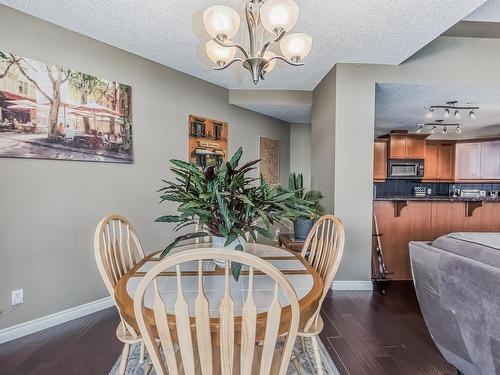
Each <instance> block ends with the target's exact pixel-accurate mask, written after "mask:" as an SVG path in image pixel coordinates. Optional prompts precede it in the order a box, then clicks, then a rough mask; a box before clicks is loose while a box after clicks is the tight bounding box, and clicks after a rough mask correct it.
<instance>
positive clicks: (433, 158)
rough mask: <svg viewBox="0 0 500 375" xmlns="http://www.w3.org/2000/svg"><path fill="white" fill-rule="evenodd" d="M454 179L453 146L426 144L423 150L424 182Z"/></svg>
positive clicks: (437, 143)
mask: <svg viewBox="0 0 500 375" xmlns="http://www.w3.org/2000/svg"><path fill="white" fill-rule="evenodd" d="M454 178H455V145H454V144H453V143H450V142H428V143H427V147H426V150H425V175H424V178H423V180H424V181H442V182H447V181H453V180H454Z"/></svg>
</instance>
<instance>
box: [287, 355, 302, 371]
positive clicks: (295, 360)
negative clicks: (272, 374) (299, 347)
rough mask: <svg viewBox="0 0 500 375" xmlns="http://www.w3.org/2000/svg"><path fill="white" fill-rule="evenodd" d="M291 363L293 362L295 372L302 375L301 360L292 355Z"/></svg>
mask: <svg viewBox="0 0 500 375" xmlns="http://www.w3.org/2000/svg"><path fill="white" fill-rule="evenodd" d="M290 361H291V362H292V365H293V367H295V371H297V374H298V375H302V371H300V363H299V360H298V359H297V355H296V354H295V353H292V356H291V357H290Z"/></svg>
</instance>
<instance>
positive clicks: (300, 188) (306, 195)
mask: <svg viewBox="0 0 500 375" xmlns="http://www.w3.org/2000/svg"><path fill="white" fill-rule="evenodd" d="M288 190H289V191H291V192H294V193H295V197H296V198H297V199H300V200H301V201H305V202H307V205H308V207H309V211H304V212H300V213H299V215H297V216H296V217H294V218H292V221H293V232H294V237H295V239H296V240H298V241H303V240H305V239H306V238H307V235H308V234H309V232H310V231H311V228H312V226H313V225H314V220H316V219H317V218H318V217H320V216H321V215H322V214H323V213H324V209H323V207H322V206H321V204H320V201H321V199H322V198H323V195H322V194H321V192H319V191H315V190H311V191H308V192H306V191H305V189H304V176H303V175H302V173H298V174H296V173H295V172H293V173H290V176H289V178H288Z"/></svg>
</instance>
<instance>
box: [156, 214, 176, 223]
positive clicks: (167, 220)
mask: <svg viewBox="0 0 500 375" xmlns="http://www.w3.org/2000/svg"><path fill="white" fill-rule="evenodd" d="M179 221H180V217H179V216H178V215H165V216H161V217H159V218H158V219H156V220H155V222H157V223H178V222H179Z"/></svg>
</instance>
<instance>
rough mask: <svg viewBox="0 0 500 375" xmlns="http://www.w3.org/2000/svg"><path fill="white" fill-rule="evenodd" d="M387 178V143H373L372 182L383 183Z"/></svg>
mask: <svg viewBox="0 0 500 375" xmlns="http://www.w3.org/2000/svg"><path fill="white" fill-rule="evenodd" d="M386 178H387V142H386V141H379V140H377V141H375V143H374V145H373V180H374V181H384V180H385V179H386Z"/></svg>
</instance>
